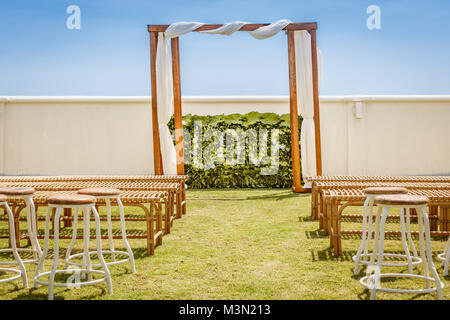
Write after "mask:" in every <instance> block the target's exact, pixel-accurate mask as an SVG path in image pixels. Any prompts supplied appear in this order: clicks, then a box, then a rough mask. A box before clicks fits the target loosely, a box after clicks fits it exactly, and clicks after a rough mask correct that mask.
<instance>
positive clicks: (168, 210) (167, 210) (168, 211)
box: [164, 193, 173, 234]
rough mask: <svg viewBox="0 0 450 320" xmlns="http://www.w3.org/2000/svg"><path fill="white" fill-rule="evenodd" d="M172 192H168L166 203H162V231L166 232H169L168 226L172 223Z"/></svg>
mask: <svg viewBox="0 0 450 320" xmlns="http://www.w3.org/2000/svg"><path fill="white" fill-rule="evenodd" d="M172 198H173V196H172V194H170V193H169V199H168V201H167V202H166V203H164V220H165V221H164V233H166V234H168V233H170V227H171V223H172V212H173V211H172V208H173V201H172Z"/></svg>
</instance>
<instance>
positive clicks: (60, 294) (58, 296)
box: [14, 279, 114, 300]
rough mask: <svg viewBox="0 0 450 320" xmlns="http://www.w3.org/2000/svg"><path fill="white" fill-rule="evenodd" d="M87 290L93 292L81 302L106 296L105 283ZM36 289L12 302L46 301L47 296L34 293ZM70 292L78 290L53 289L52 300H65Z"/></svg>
mask: <svg viewBox="0 0 450 320" xmlns="http://www.w3.org/2000/svg"><path fill="white" fill-rule="evenodd" d="M55 280H56V279H55ZM102 285H103V287H102ZM42 287H45V286H42ZM39 288H40V287H39ZM39 288H38V289H39ZM89 288H90V290H92V291H94V292H91V293H90V294H89V295H86V296H83V297H82V298H81V299H82V300H93V299H96V298H98V297H99V296H105V295H107V292H106V289H105V288H106V282H102V283H100V284H95V285H90V286H89ZM38 289H34V288H30V289H28V291H27V292H24V293H21V294H19V295H17V296H16V297H15V298H14V300H47V299H48V294H47V293H41V292H39V293H36V292H35V291H36V290H38ZM71 290H78V289H69V288H65V289H64V290H61V289H60V288H56V287H55V291H54V300H66V299H65V297H64V294H67V293H68V292H70V291H71ZM113 290H114V285H113ZM77 299H80V297H77ZM69 300H71V299H69Z"/></svg>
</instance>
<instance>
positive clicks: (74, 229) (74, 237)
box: [65, 208, 80, 268]
mask: <svg viewBox="0 0 450 320" xmlns="http://www.w3.org/2000/svg"><path fill="white" fill-rule="evenodd" d="M73 211H74V212H73V227H72V240H70V243H69V247H68V248H67V251H66V263H65V268H68V267H69V257H70V254H71V253H72V249H73V246H74V245H75V241H76V240H77V234H78V212H79V211H80V209H79V208H75V209H74V210H73Z"/></svg>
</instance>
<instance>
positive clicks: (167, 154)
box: [156, 32, 177, 174]
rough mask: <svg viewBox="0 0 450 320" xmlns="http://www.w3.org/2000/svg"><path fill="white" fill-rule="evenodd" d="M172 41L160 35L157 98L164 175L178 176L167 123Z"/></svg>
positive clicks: (169, 112)
mask: <svg viewBox="0 0 450 320" xmlns="http://www.w3.org/2000/svg"><path fill="white" fill-rule="evenodd" d="M169 42H170V39H169V38H168V37H167V36H166V35H165V34H164V32H159V34H158V47H157V50H156V97H157V104H158V127H159V142H160V145H161V155H162V160H163V169H164V174H177V157H176V151H175V146H174V145H173V142H172V137H171V135H170V130H169V127H167V123H168V122H169V121H170V117H171V116H172V114H173V97H172V87H173V81H172V60H171V55H170V44H169Z"/></svg>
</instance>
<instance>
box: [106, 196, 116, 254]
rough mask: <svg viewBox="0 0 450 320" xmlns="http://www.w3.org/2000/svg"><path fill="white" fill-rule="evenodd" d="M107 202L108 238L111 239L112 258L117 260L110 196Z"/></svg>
mask: <svg viewBox="0 0 450 320" xmlns="http://www.w3.org/2000/svg"><path fill="white" fill-rule="evenodd" d="M105 202H106V220H107V223H108V240H109V248H110V250H111V259H112V261H116V255H115V254H114V252H113V251H114V239H113V233H112V222H111V200H110V199H109V198H105Z"/></svg>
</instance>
